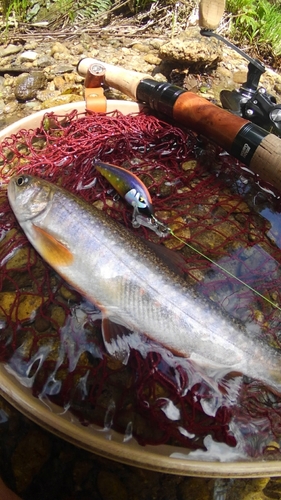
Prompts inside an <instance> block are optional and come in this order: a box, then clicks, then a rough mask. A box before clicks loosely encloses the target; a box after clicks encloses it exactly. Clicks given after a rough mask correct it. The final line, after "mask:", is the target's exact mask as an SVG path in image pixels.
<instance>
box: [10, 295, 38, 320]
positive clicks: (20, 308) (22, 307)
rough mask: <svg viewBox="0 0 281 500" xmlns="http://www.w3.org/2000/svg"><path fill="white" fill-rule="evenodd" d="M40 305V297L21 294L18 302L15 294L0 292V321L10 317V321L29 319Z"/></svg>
mask: <svg viewBox="0 0 281 500" xmlns="http://www.w3.org/2000/svg"><path fill="white" fill-rule="evenodd" d="M41 304H42V297H39V296H37V295H32V294H21V296H20V301H19V300H18V294H17V293H16V292H0V306H1V311H0V319H1V320H5V319H6V317H11V319H12V321H16V320H18V321H23V320H26V319H30V318H31V317H32V316H33V314H34V312H35V311H36V310H37V309H38V307H40V306H41Z"/></svg>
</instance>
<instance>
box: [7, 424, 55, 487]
mask: <svg viewBox="0 0 281 500" xmlns="http://www.w3.org/2000/svg"><path fill="white" fill-rule="evenodd" d="M49 454H50V440H49V437H48V436H47V435H46V434H43V433H41V432H40V431H37V430H36V429H34V430H32V431H30V432H29V433H28V434H27V435H26V436H25V438H23V439H22V440H21V441H20V442H19V444H18V446H17V447H16V449H15V451H14V453H13V456H12V466H13V470H14V475H15V479H16V484H17V489H18V492H21V491H23V490H25V489H26V488H27V486H28V485H29V484H30V483H31V481H32V479H33V477H34V475H35V474H36V473H37V472H39V471H40V469H41V468H42V466H43V464H44V463H45V462H46V461H47V460H48V458H49ZM27 455H28V456H29V460H28V461H27V460H26V456H27Z"/></svg>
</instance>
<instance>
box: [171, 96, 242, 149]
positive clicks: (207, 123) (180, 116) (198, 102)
mask: <svg viewBox="0 0 281 500" xmlns="http://www.w3.org/2000/svg"><path fill="white" fill-rule="evenodd" d="M173 117H174V119H175V120H176V121H177V122H179V123H182V124H183V125H185V126H186V127H189V128H191V129H192V130H194V131H195V132H197V133H199V134H203V135H205V136H206V137H207V138H208V139H211V140H212V141H214V142H215V143H216V144H218V145H219V146H222V147H223V148H224V149H226V150H227V151H230V149H231V147H232V144H233V141H234V140H235V137H236V135H237V133H238V132H239V130H240V129H241V128H242V127H243V125H245V124H246V123H248V121H247V120H244V119H243V118H240V117H239V116H236V115H233V114H231V113H230V112H229V111H226V110H225V109H222V108H219V107H218V106H216V105H215V104H212V103H211V102H210V101H207V99H205V98H204V97H200V96H198V95H196V94H193V93H192V92H184V93H183V94H181V95H180V96H179V97H178V98H177V100H176V102H175V104H174V107H173Z"/></svg>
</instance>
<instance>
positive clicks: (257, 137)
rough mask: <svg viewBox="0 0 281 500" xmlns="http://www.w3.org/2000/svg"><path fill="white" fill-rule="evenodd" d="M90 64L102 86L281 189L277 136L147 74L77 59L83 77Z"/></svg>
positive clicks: (86, 59)
mask: <svg viewBox="0 0 281 500" xmlns="http://www.w3.org/2000/svg"><path fill="white" fill-rule="evenodd" d="M93 65H96V66H97V65H100V66H101V67H102V68H103V69H104V83H105V84H106V85H108V86H109V87H113V88H115V89H117V90H119V91H121V92H123V93H124V94H126V95H127V96H129V97H131V98H132V99H134V100H136V101H139V102H142V103H145V104H148V105H149V107H150V108H151V109H153V110H155V111H157V112H159V113H162V114H164V115H166V116H169V117H170V118H173V119H174V120H175V121H176V122H178V123H179V124H182V125H184V126H185V127H188V128H190V129H192V130H193V131H195V132H196V133H198V134H202V135H204V136H205V137H207V138H208V139H210V140H211V141H213V142H215V143H216V144H217V145H219V146H220V147H222V148H223V149H225V150H226V151H227V152H228V153H229V154H231V155H232V156H234V157H235V158H237V159H238V160H240V161H241V162H242V163H243V164H245V165H246V166H247V167H249V169H250V170H251V171H252V172H254V173H255V174H258V175H259V176H260V178H261V179H262V180H264V181H265V182H267V183H270V184H271V185H272V186H274V187H275V188H276V189H277V190H278V191H280V192H281V139H280V138H278V137H277V136H276V135H274V134H271V133H270V132H268V131H266V130H264V129H263V128H261V127H260V126H258V125H256V124H254V123H252V122H250V121H249V120H246V119H245V118H242V117H241V116H237V115H235V114H233V113H230V112H229V111H227V110H225V109H222V108H220V107H218V106H216V105H215V104H213V103H211V102H210V101H208V100H207V99H205V98H204V97H201V96H198V95H197V94H194V93H193V92H188V91H186V90H184V89H182V88H181V87H178V86H176V85H172V84H170V83H168V82H158V81H156V80H154V79H153V78H152V77H151V76H150V75H146V74H143V73H139V72H136V71H130V70H126V69H124V68H122V67H120V66H113V65H111V64H107V63H103V62H101V61H99V60H96V59H92V58H84V59H81V60H80V61H79V63H78V65H77V71H78V73H79V75H81V76H86V75H87V73H88V70H89V69H90V68H91V66H93Z"/></svg>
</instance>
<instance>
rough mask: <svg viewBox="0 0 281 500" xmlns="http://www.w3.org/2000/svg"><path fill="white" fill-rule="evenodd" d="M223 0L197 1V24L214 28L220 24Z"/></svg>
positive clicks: (223, 5) (206, 27) (223, 6)
mask: <svg viewBox="0 0 281 500" xmlns="http://www.w3.org/2000/svg"><path fill="white" fill-rule="evenodd" d="M224 8H225V0H211V1H210V0H201V1H200V2H199V25H200V26H201V28H205V29H211V30H214V29H216V28H217V27H218V25H219V24H220V21H221V18H222V16H223V13H224Z"/></svg>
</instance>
